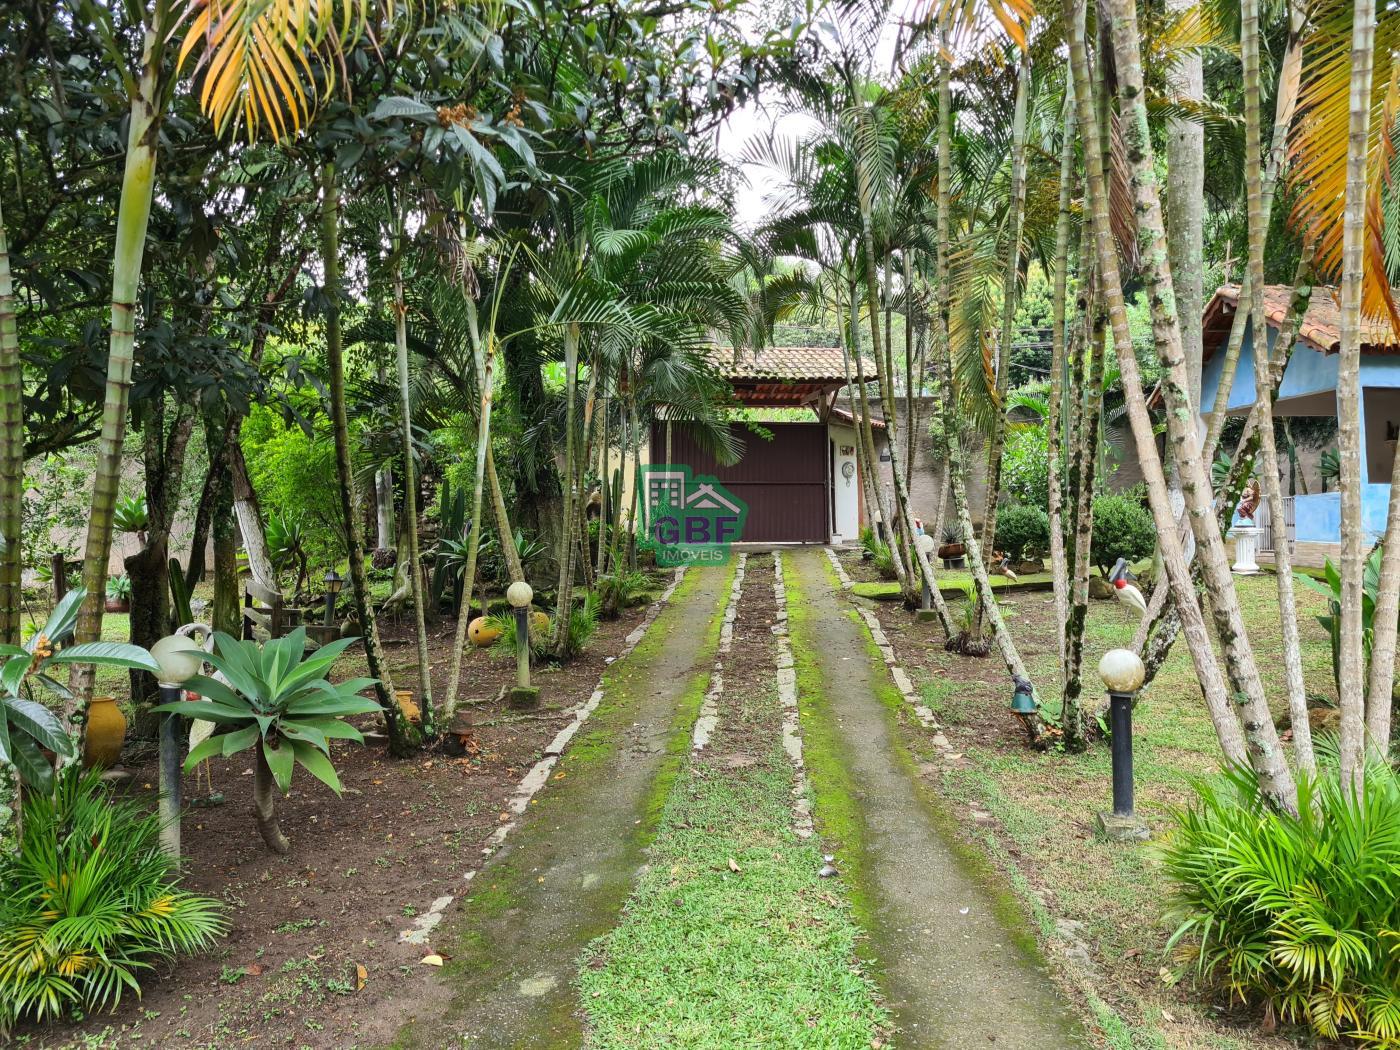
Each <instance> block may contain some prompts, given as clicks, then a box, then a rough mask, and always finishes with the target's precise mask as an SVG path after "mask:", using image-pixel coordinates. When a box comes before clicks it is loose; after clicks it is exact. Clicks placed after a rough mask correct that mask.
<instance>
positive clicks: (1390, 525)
mask: <svg viewBox="0 0 1400 1050" xmlns="http://www.w3.org/2000/svg"><path fill="white" fill-rule="evenodd" d="M1397 616H1400V456H1397V457H1396V458H1395V465H1394V467H1392V468H1391V472H1390V504H1389V506H1388V507H1387V509H1386V525H1385V541H1384V547H1383V553H1382V554H1381V578H1380V590H1379V592H1378V594H1377V597H1376V609H1375V614H1374V616H1373V617H1372V620H1371V622H1372V624H1373V630H1374V631H1375V636H1374V638H1373V639H1372V643H1371V671H1370V683H1369V686H1368V688H1367V691H1366V740H1367V745H1368V750H1369V751H1370V752H1371V754H1372V755H1373V756H1374V757H1376V758H1378V759H1384V757H1385V755H1386V753H1387V751H1388V750H1389V747H1390V718H1391V707H1392V704H1393V698H1394V691H1395V639H1396V617H1397Z"/></svg>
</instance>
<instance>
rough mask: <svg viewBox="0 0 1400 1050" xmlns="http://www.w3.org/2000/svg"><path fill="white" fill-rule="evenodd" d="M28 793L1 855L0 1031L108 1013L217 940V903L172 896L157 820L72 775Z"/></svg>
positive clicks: (220, 924)
mask: <svg viewBox="0 0 1400 1050" xmlns="http://www.w3.org/2000/svg"><path fill="white" fill-rule="evenodd" d="M56 779H57V785H56V787H55V790H54V792H53V794H41V793H39V792H29V793H27V794H26V797H25V801H24V837H23V840H22V841H21V843H20V848H19V851H18V852H17V853H15V854H14V855H11V856H4V857H0V887H3V891H0V892H3V895H0V1032H3V1031H5V1030H6V1029H8V1028H9V1027H10V1026H12V1025H13V1024H14V1023H15V1022H17V1021H19V1020H20V1019H22V1018H28V1019H33V1020H36V1021H46V1020H47V1021H52V1020H54V1019H56V1018H58V1017H59V1016H60V1015H62V1014H64V1013H73V1014H78V1013H87V1012H90V1011H93V1010H101V1009H112V1008H115V1007H116V1005H117V1004H118V1003H119V1002H120V1001H121V997H122V995H123V994H124V993H126V992H134V993H135V994H136V995H138V996H139V995H140V994H141V984H140V980H139V975H140V974H141V973H142V972H143V971H147V970H150V969H151V968H152V966H153V964H154V963H155V962H157V961H160V960H169V959H174V958H175V957H176V956H179V955H184V954H188V953H190V952H195V951H199V950H201V949H204V948H207V947H208V946H209V945H210V944H212V943H213V941H214V940H215V938H217V937H219V936H220V935H221V934H222V933H223V932H224V930H225V928H226V924H225V922H224V920H223V917H222V915H221V914H220V906H219V904H218V902H217V901H213V900H209V899H208V898H205V897H197V896H194V895H192V894H189V893H185V892H182V891H181V890H179V889H178V888H177V878H176V872H175V860H174V858H172V857H168V856H166V854H165V853H163V852H162V851H161V849H160V818H159V817H158V816H156V815H155V814H151V813H148V812H147V811H145V809H144V808H143V807H142V806H141V805H140V804H138V803H136V802H133V801H129V800H127V799H124V798H118V797H115V796H113V794H112V793H111V791H110V790H108V788H107V787H106V785H104V784H103V783H102V779H101V774H100V772H99V771H96V770H94V771H91V772H89V773H86V774H83V773H81V772H80V771H79V770H78V768H77V767H76V766H68V767H66V768H65V771H64V773H63V774H62V775H60V776H59V777H57V778H56Z"/></svg>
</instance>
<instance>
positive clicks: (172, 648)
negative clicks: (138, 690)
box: [151, 634, 204, 857]
mask: <svg viewBox="0 0 1400 1050" xmlns="http://www.w3.org/2000/svg"><path fill="white" fill-rule="evenodd" d="M151 657H152V658H153V659H154V660H155V662H156V664H157V666H159V667H160V673H159V674H158V675H156V681H157V684H158V685H159V687H160V702H161V703H162V704H178V703H179V702H180V701H181V700H183V699H184V698H185V682H187V681H189V679H190V678H192V677H193V676H194V675H196V674H198V673H199V669H200V667H201V666H202V665H203V663H204V650H203V649H201V648H200V647H199V644H198V643H197V642H196V641H195V640H194V639H193V638H187V637H185V636H184V635H182V634H172V635H170V636H169V637H167V638H162V639H161V640H160V641H158V642H156V644H155V645H153V646H151ZM181 724H182V723H181V720H180V716H179V715H176V714H166V716H165V717H164V718H163V719H162V720H161V723H160V845H161V849H162V850H164V851H165V852H166V853H168V854H169V855H170V856H172V857H179V856H180V802H181V798H180V726H181Z"/></svg>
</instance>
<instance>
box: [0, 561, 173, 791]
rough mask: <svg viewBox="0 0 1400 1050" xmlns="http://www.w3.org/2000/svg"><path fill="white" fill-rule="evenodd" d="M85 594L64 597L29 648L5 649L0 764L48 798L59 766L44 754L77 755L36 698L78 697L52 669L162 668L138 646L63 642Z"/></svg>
mask: <svg viewBox="0 0 1400 1050" xmlns="http://www.w3.org/2000/svg"><path fill="white" fill-rule="evenodd" d="M85 593H86V592H85V591H83V589H82V588H77V589H76V590H72V591H69V592H68V593H67V594H66V595H64V596H63V600H62V601H61V602H59V603H58V605H57V606H55V607H54V610H53V612H52V613H50V614H49V618H48V620H46V621H45V622H44V626H43V627H41V628H39V630H37V631H35V632H34V633H33V634H32V635H30V637H29V638H28V639H27V640H26V641H25V643H24V644H23V645H0V764H6V763H8V764H10V765H13V766H14V767H15V769H16V770H18V771H19V776H20V781H21V783H23V784H24V786H25V787H27V788H30V789H32V790H34V791H38V792H40V793H42V794H47V793H48V792H50V791H52V790H53V764H52V762H50V760H49V758H48V757H47V756H46V755H45V754H44V752H45V751H51V752H53V754H54V755H56V756H57V757H58V758H60V759H69V758H72V757H74V755H75V754H76V753H77V749H76V746H75V744H74V741H73V740H72V738H71V737H69V735H68V733H67V732H66V731H65V730H64V728H63V724H62V723H61V722H60V721H59V720H58V716H57V715H55V714H54V713H53V712H52V711H50V710H49V709H48V707H46V706H45V705H44V704H42V703H40V702H39V701H38V700H36V699H34V692H35V687H36V686H38V687H42V688H43V689H44V690H46V691H48V692H49V693H51V694H53V696H54V697H56V698H57V699H59V700H62V701H68V700H71V699H72V698H73V694H72V693H70V692H69V691H68V687H67V686H65V685H63V684H61V683H60V682H59V681H58V680H57V679H56V678H54V677H53V676H52V675H50V674H49V673H48V672H49V669H50V668H51V667H55V666H62V665H64V664H91V665H94V666H98V667H127V668H132V667H135V668H140V669H141V670H145V671H150V672H151V673H152V674H154V673H156V672H157V671H158V670H159V668H158V667H157V665H156V662H155V661H154V660H153V659H151V654H150V653H148V652H146V650H145V649H142V648H141V647H140V646H138V645H128V644H127V643H125V642H86V643H84V644H81V645H61V644H60V641H61V640H62V639H64V638H71V637H72V636H73V625H74V623H76V622H77V619H78V608H79V606H81V605H82V602H83V596H84V594H85Z"/></svg>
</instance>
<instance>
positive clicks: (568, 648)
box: [553, 324, 579, 660]
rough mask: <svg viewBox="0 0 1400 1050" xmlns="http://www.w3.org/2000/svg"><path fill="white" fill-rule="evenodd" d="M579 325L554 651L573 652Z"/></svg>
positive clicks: (570, 355)
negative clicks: (576, 404) (570, 619)
mask: <svg viewBox="0 0 1400 1050" xmlns="http://www.w3.org/2000/svg"><path fill="white" fill-rule="evenodd" d="M578 344H579V326H578V325H576V324H570V325H569V326H568V328H566V329H565V330H564V522H563V528H562V529H561V530H560V532H559V590H558V599H557V602H556V605H555V611H554V639H553V642H554V645H553V648H554V655H555V656H556V657H558V658H559V659H560V660H567V659H568V658H569V657H570V656H572V655H573V638H572V636H571V634H570V631H569V616H570V613H571V612H572V611H573V601H574V538H575V532H574V527H573V523H574V507H575V505H576V503H577V501H578V493H577V491H576V489H577V488H578V452H577V446H578V441H577V436H576V435H575V434H574V430H575V429H576V426H577V422H576V417H577V407H576V406H575V404H574V402H575V401H576V400H578Z"/></svg>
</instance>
